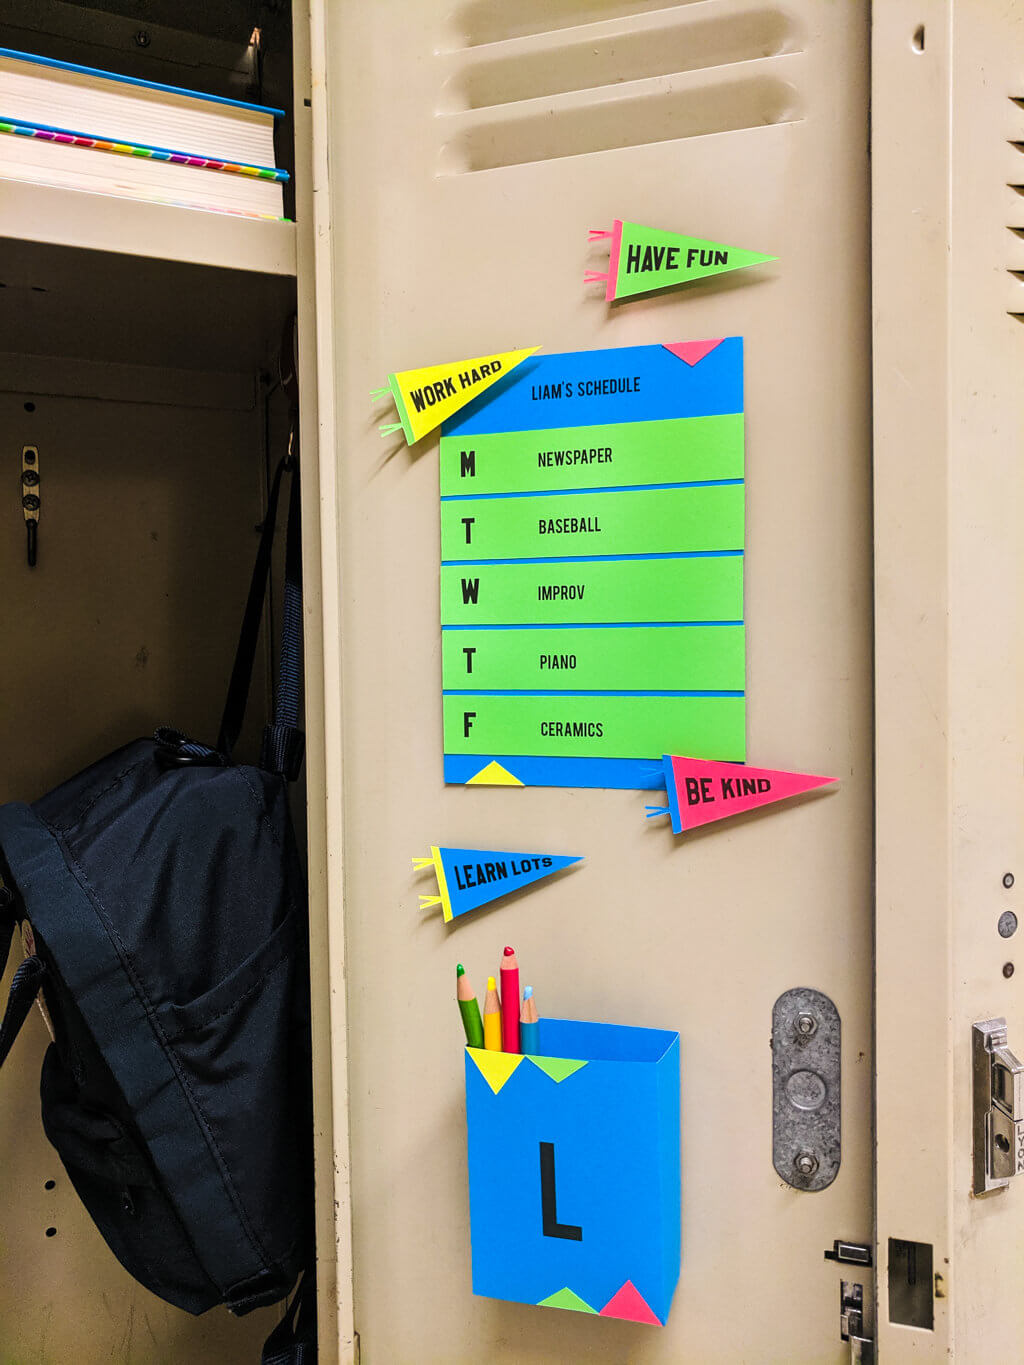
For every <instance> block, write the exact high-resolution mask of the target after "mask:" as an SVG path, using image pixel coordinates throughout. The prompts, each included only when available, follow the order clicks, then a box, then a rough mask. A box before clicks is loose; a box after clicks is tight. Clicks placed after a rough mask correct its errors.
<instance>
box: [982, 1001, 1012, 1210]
mask: <svg viewBox="0 0 1024 1365" xmlns="http://www.w3.org/2000/svg"><path fill="white" fill-rule="evenodd" d="M971 1033H972V1041H973V1060H974V1193H975V1194H988V1193H989V1192H990V1191H992V1190H1001V1189H1004V1188H1005V1187H1006V1186H1007V1185H1008V1184H1009V1183H1010V1180H1011V1178H1012V1177H1013V1176H1015V1175H1020V1174H1021V1172H1022V1171H1024V1063H1022V1062H1020V1061H1018V1059H1017V1057H1016V1056H1015V1055H1014V1054H1013V1053H1012V1052H1011V1051H1010V1049H1009V1048H1008V1047H1007V1045H1006V1020H1005V1019H1003V1018H1001V1017H1000V1018H998V1019H985V1020H983V1021H982V1022H981V1023H978V1024H975V1025H974V1027H973V1028H972V1030H971Z"/></svg>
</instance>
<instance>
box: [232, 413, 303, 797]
mask: <svg viewBox="0 0 1024 1365" xmlns="http://www.w3.org/2000/svg"><path fill="white" fill-rule="evenodd" d="M295 447H296V434H295V427H294V426H293V427H292V429H291V432H290V433H289V436H288V453H287V455H285V457H284V458H283V459H282V460H281V461H280V463H279V464H278V466H277V469H276V470H275V471H274V478H273V482H272V483H271V486H270V496H269V497H268V499H267V514H266V517H265V518H264V521H263V532H262V534H261V536H260V544H259V549H258V550H257V552H256V564H255V566H254V568H253V573H252V582H251V583H250V585H249V597H248V600H247V602H246V604H245V613H244V615H243V617H242V629H241V632H240V634H239V637H238V649H237V651H236V653H235V663H234V667H233V669H232V671H231V681H230V683H229V684H228V695H227V700H226V702H225V703H224V715H223V717H222V719H221V723H220V737H219V738H218V740H217V748H218V750H219V751H220V752H221V753H222V754H224V755H225V756H226V757H227V758H230V757H231V753H232V750H233V749H234V747H235V744H236V743H237V742H238V736H239V734H240V733H241V730H242V722H243V720H244V718H245V708H246V703H247V702H248V700H249V687H250V684H251V683H252V672H253V666H254V664H255V661H256V645H257V643H258V641H259V634H260V623H261V621H262V618H263V604H264V601H265V600H266V594H267V582H268V580H269V578H270V565H271V559H272V552H273V546H274V530H275V527H276V524H277V506H278V500H279V497H280V492H281V479H282V478H283V476H284V475H285V474H286V473H288V474H290V475H291V491H290V499H289V504H288V531H287V543H286V547H285V588H284V611H283V620H282V628H281V655H280V670H279V676H278V687H277V698H276V702H275V706H274V720H273V723H272V724H270V725H268V726H267V727H266V729H265V730H264V736H263V755H262V759H261V767H264V768H266V769H268V771H270V772H275V773H282V774H283V775H284V776H285V777H287V778H288V780H289V781H290V782H293V781H294V780H295V778H296V777H298V775H299V769H300V768H301V767H302V755H303V748H304V738H303V734H302V731H301V730H300V729H299V726H298V720H299V679H300V677H301V673H302V552H301V544H300V535H301V530H300V516H299V471H298V452H297V450H296V448H295Z"/></svg>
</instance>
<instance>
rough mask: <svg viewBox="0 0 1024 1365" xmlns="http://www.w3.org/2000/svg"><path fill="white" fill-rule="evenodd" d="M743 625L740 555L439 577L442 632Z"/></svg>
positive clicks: (474, 569) (498, 567) (491, 567)
mask: <svg viewBox="0 0 1024 1365" xmlns="http://www.w3.org/2000/svg"><path fill="white" fill-rule="evenodd" d="M742 619H743V557H742V555H725V556H721V557H719V556H712V557H709V558H707V559H704V558H697V559H611V560H596V561H593V562H590V563H579V562H574V563H570V564H552V563H544V564H478V565H472V566H469V565H465V566H463V565H444V566H442V569H441V624H442V625H445V626H453V625H454V626H464V625H472V626H477V625H479V626H488V625H495V626H504V625H513V626H518V625H532V624H534V623H536V624H537V625H573V624H590V623H594V624H603V623H604V622H606V621H740V620H742Z"/></svg>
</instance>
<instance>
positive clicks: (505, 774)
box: [466, 760, 523, 787]
mask: <svg viewBox="0 0 1024 1365" xmlns="http://www.w3.org/2000/svg"><path fill="white" fill-rule="evenodd" d="M522 785H523V784H522V782H520V781H519V778H518V777H513V776H512V774H511V773H510V772H509V771H508V769H507V768H503V767H502V766H501V764H500V763H498V762H495V761H494V760H492V761H491V762H490V763H488V765H487V767H486V768H481V769H480V771H479V772H478V773H474V775H473V776H472V777H471V778H469V780H468V781H467V782H466V786H467V787H521V786H522Z"/></svg>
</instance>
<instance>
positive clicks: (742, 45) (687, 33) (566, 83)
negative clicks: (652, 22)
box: [445, 9, 798, 112]
mask: <svg viewBox="0 0 1024 1365" xmlns="http://www.w3.org/2000/svg"><path fill="white" fill-rule="evenodd" d="M513 46H514V48H515V49H516V50H515V51H513V52H509V53H508V54H507V55H504V56H500V57H496V58H493V59H488V60H486V61H485V60H481V61H475V62H473V63H472V64H470V65H469V66H467V67H466V68H465V69H464V70H462V71H460V72H459V73H458V75H456V76H455V77H454V78H453V79H452V80H451V81H450V82H449V83H448V87H447V89H446V91H445V95H446V100H445V111H446V112H448V111H449V110H451V111H453V112H454V111H455V110H456V109H487V108H491V107H493V106H495V105H499V104H514V103H517V102H519V101H521V100H531V99H538V98H543V97H545V96H549V95H564V94H566V93H568V92H569V91H573V90H586V89H594V88H597V87H601V86H616V85H622V84H623V83H624V82H626V81H640V80H646V79H648V78H649V77H652V76H671V75H674V74H676V73H678V72H684V71H699V70H704V69H706V68H708V67H715V66H734V65H737V64H738V63H740V62H748V61H755V60H757V59H758V58H761V57H777V56H779V55H780V54H782V53H785V52H794V51H797V50H798V49H797V42H796V38H795V35H794V32H793V25H792V23H791V22H790V20H789V19H787V18H786V17H785V16H784V15H782V14H780V13H779V12H778V11H777V10H771V9H763V10H756V11H754V12H752V13H747V14H728V15H723V16H721V17H720V18H717V19H702V20H700V21H699V22H695V23H678V22H677V23H674V24H671V25H669V26H662V27H659V28H647V29H646V30H645V31H633V32H626V33H611V34H608V33H606V34H605V35H604V36H603V37H587V38H574V39H573V41H572V42H566V43H565V45H564V46H559V47H557V48H554V49H552V48H551V47H549V46H543V47H539V48H538V47H534V48H531V49H530V50H527V51H523V50H521V49H522V46H523V45H522V44H518V43H517V44H514V45H513Z"/></svg>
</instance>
